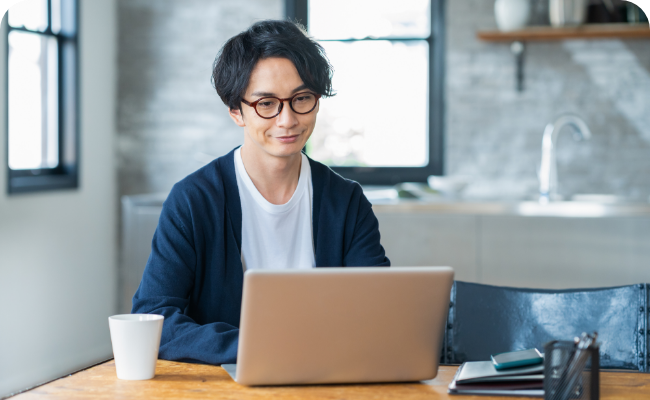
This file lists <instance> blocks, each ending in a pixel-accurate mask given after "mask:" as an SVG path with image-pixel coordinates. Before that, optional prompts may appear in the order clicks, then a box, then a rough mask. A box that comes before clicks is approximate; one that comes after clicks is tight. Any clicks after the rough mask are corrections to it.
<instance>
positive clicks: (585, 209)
mask: <svg viewBox="0 0 650 400" xmlns="http://www.w3.org/2000/svg"><path fill="white" fill-rule="evenodd" d="M372 203H373V210H374V211H375V212H377V213H435V214H462V215H512V216H524V217H528V216H530V217H567V218H599V217H635V216H650V203H614V204H603V203H594V202H576V201H558V202H551V203H548V204H540V203H538V202H534V201H522V202H478V201H424V200H410V199H396V200H374V201H372Z"/></svg>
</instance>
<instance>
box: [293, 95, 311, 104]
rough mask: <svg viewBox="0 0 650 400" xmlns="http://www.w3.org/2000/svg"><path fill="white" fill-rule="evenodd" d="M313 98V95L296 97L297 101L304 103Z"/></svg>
mask: <svg viewBox="0 0 650 400" xmlns="http://www.w3.org/2000/svg"><path fill="white" fill-rule="evenodd" d="M311 99H312V96H300V97H296V101H299V102H302V103H305V102H308V101H309V100H311Z"/></svg>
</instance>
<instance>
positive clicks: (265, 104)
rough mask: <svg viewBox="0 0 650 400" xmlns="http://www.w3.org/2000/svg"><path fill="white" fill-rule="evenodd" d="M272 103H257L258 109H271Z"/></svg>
mask: <svg viewBox="0 0 650 400" xmlns="http://www.w3.org/2000/svg"><path fill="white" fill-rule="evenodd" d="M273 104H274V102H272V101H260V102H259V103H257V106H258V107H263V108H270V107H273Z"/></svg>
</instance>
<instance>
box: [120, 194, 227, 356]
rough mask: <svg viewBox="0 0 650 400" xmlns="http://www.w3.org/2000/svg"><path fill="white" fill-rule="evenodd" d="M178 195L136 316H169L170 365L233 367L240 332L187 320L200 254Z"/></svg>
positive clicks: (163, 349) (166, 210)
mask: <svg viewBox="0 0 650 400" xmlns="http://www.w3.org/2000/svg"><path fill="white" fill-rule="evenodd" d="M177 197H181V196H177V194H176V193H175V191H172V193H171V194H170V195H169V198H168V200H167V201H165V204H164V206H163V210H162V213H161V215H160V220H159V222H158V228H157V229H156V233H155V234H154V237H153V242H152V245H151V255H150V256H149V260H148V261H147V266H146V268H145V271H144V275H143V277H142V281H141V282H140V287H139V288H138V290H137V292H136V293H135V296H133V309H132V311H131V312H132V313H146V314H161V315H164V316H165V321H164V323H163V331H162V338H161V341H160V352H159V357H160V358H162V359H166V360H175V361H190V362H203V363H208V364H224V363H234V362H236V359H237V345H238V338H239V329H238V328H237V327H235V326H232V325H229V324H226V323H223V322H214V323H210V324H205V325H199V324H197V323H196V322H195V321H194V320H192V319H191V318H190V317H188V316H187V315H185V310H186V308H187V306H188V304H189V298H190V295H191V293H192V289H193V287H194V279H195V273H196V268H197V266H196V259H197V257H196V248H195V245H194V238H193V236H192V234H191V232H192V229H191V224H192V220H191V217H189V212H185V213H184V212H182V211H183V207H179V203H182V200H181V201H180V202H179V201H178V200H177Z"/></svg>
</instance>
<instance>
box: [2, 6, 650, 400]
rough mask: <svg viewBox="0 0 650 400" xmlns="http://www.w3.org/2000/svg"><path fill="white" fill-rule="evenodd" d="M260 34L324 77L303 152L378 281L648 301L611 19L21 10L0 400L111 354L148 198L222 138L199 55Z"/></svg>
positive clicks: (633, 93)
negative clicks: (424, 279)
mask: <svg viewBox="0 0 650 400" xmlns="http://www.w3.org/2000/svg"><path fill="white" fill-rule="evenodd" d="M560 11H562V12H560ZM284 18H291V19H292V20H295V21H299V22H301V23H302V24H303V25H305V26H306V28H307V30H308V32H309V34H310V35H312V36H313V37H314V38H315V39H317V40H318V41H319V43H320V44H321V45H322V46H323V48H324V49H325V51H326V53H327V55H328V57H329V58H330V61H331V63H332V65H333V66H334V70H335V73H334V81H333V83H334V88H335V90H336V91H337V95H336V96H335V97H332V98H327V99H323V100H321V108H320V112H319V116H318V122H317V127H316V129H315V131H314V134H313V136H312V138H311V139H310V141H309V143H308V145H307V148H306V151H307V154H308V155H310V156H311V157H313V158H315V159H316V160H319V161H321V162H324V163H326V164H328V165H330V166H331V167H332V168H334V169H335V170H336V171H337V172H338V173H340V174H342V175H343V176H345V177H348V178H350V179H355V180H358V181H359V182H360V183H361V184H362V185H363V187H364V191H365V192H366V195H367V197H368V198H369V199H370V200H371V201H372V202H373V207H374V210H375V213H376V215H377V217H378V219H379V222H380V230H381V234H382V244H383V245H384V247H385V248H386V251H387V255H388V257H389V258H390V259H391V260H392V263H393V265H395V266H405V265H416V266H418V265H420V266H421V265H450V266H452V267H454V268H455V269H456V278H457V279H460V280H465V281H470V282H481V283H489V284H494V285H507V286H519V287H544V288H569V287H598V286H612V285H624V284H633V283H642V282H650V203H649V196H650V29H649V27H648V22H647V17H646V16H645V14H644V13H643V12H642V11H641V10H640V9H638V8H637V7H636V6H634V5H632V4H631V3H628V2H624V1H616V0H609V1H601V0H597V1H596V0H496V1H494V0H453V1H452V0H448V1H444V0H408V1H406V0H400V1H388V0H383V1H370V0H346V1H339V0H336V1H333V0H330V1H325V0H247V1H245V2H232V1H225V0H186V1H182V2H179V1H172V0H156V1H153V0H102V1H91V0H23V1H22V2H20V3H18V4H16V5H15V6H14V7H13V8H12V9H10V11H9V14H8V15H5V17H4V19H3V20H2V26H1V31H0V35H2V37H4V38H6V40H4V39H3V40H1V41H0V76H2V77H4V78H2V79H0V93H6V95H2V96H0V120H2V121H5V122H4V123H0V132H1V134H2V135H3V136H4V138H3V139H2V140H0V164H1V165H2V168H4V170H5V172H2V173H0V302H1V303H2V304H4V305H5V307H3V309H2V311H0V397H2V396H4V395H8V394H10V393H13V392H15V391H18V390H21V389H24V388H27V387H31V386H34V385H36V384H39V383H41V382H45V381H48V380H51V379H53V378H56V377H59V376H61V375H63V374H65V373H69V372H72V371H75V370H77V369H80V368H83V367H86V366H88V365H91V364H93V363H96V362H100V361H102V360H105V359H107V358H109V357H111V355H112V353H111V347H110V339H109V335H108V324H107V317H108V316H109V315H112V314H116V313H118V312H129V310H130V299H131V297H132V295H133V293H134V291H135V290H136V289H137V286H138V284H139V281H140V278H141V276H142V271H143V270H144V266H145V264H146V260H147V257H148V254H149V246H150V242H151V237H152V235H153V231H154V230H155V228H156V224H157V219H158V215H159V213H160V209H161V207H162V202H163V201H164V199H165V197H166V195H167V193H168V192H169V190H170V189H171V187H172V185H173V184H174V183H175V182H177V181H179V180H180V179H182V178H183V177H185V176H186V175H187V174H189V173H191V172H193V171H195V170H196V169H198V168H200V167H202V166H204V165H205V164H207V163H209V162H210V161H211V160H213V159H214V158H216V157H219V156H222V155H224V154H226V153H228V152H229V151H230V150H232V149H233V148H234V147H236V146H238V145H240V144H241V143H242V141H243V137H242V131H241V129H240V128H238V127H237V126H236V125H235V124H233V123H232V121H231V120H230V118H229V116H228V114H227V109H226V107H225V106H224V105H223V103H222V102H221V100H220V99H219V97H218V96H217V94H216V92H215V90H214V89H213V87H212V85H211V82H210V76H211V72H212V63H213V61H214V58H215V55H216V54H217V52H218V51H219V49H220V48H221V46H222V45H223V44H224V42H225V41H226V40H227V39H228V38H230V37H232V36H233V35H235V34H237V33H239V32H241V31H242V30H244V29H246V28H247V27H248V26H249V25H250V24H252V23H253V22H255V21H258V20H261V19H284ZM567 115H569V116H570V117H567V118H560V117H562V116H567ZM543 137H544V138H545V139H544V140H543ZM543 143H544V145H543Z"/></svg>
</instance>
